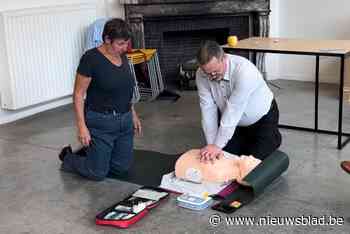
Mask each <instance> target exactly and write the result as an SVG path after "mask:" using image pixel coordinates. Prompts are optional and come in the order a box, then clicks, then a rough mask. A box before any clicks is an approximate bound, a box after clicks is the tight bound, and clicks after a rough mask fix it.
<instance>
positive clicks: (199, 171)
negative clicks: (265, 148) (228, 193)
mask: <svg viewBox="0 0 350 234" xmlns="http://www.w3.org/2000/svg"><path fill="white" fill-rule="evenodd" d="M199 159H200V150H199V149H193V150H189V151H187V152H186V153H184V154H183V155H181V157H180V158H179V159H178V160H177V161H176V164H175V175H176V177H178V178H181V179H185V180H188V181H192V182H196V183H201V182H220V183H221V182H227V181H230V180H237V181H238V182H240V181H242V179H243V178H244V177H245V176H246V175H247V174H248V173H249V172H250V171H251V170H253V169H254V168H255V167H256V166H257V165H258V164H259V163H260V162H261V160H259V159H257V158H254V157H253V156H241V157H238V156H236V155H232V154H229V153H226V152H225V153H224V155H222V156H221V157H220V158H219V159H217V160H214V161H213V162H200V160H199Z"/></svg>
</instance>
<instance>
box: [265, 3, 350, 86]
mask: <svg viewBox="0 0 350 234" xmlns="http://www.w3.org/2000/svg"><path fill="white" fill-rule="evenodd" d="M271 10H272V12H271V14H272V17H271V28H272V29H273V30H272V33H271V36H279V37H288V38H306V39H346V40H347V39H350V28H349V24H350V1H349V0H333V1H331V0H307V1H305V0H271ZM276 15H277V18H276V17H274V16H276ZM276 19H277V20H276ZM276 32H277V33H276ZM272 57H273V58H274V59H275V61H276V60H277V61H278V65H277V66H275V65H274V63H273V62H271V61H270V60H269V59H268V60H267V68H268V71H267V73H268V74H267V76H268V78H269V79H291V80H302V81H314V74H315V71H314V70H315V58H314V57H312V56H296V55H280V56H272ZM276 58H277V59H276ZM338 70H339V63H338V60H337V59H335V58H329V57H321V58H320V80H321V82H322V81H323V82H329V83H338V80H339V78H338V77H339V71H338Z"/></svg>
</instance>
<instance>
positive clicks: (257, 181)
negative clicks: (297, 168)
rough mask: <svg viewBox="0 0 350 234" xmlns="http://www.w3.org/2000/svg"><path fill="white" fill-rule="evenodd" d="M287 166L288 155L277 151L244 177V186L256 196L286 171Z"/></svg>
mask: <svg viewBox="0 0 350 234" xmlns="http://www.w3.org/2000/svg"><path fill="white" fill-rule="evenodd" d="M288 166H289V158H288V155H287V154H285V153H284V152H282V151H279V150H277V151H275V152H273V153H272V154H271V155H270V156H268V157H267V158H266V159H264V160H263V161H262V162H261V163H260V164H259V165H258V166H257V167H256V168H254V169H253V170H252V171H251V172H250V173H249V174H248V175H247V176H246V177H244V179H243V182H244V185H245V186H248V187H251V188H252V191H253V193H254V196H257V195H259V194H260V193H261V192H262V191H263V190H264V189H265V188H266V187H267V186H268V185H269V184H271V183H272V181H273V180H275V179H276V178H277V177H279V176H280V175H281V174H282V173H283V172H284V171H286V170H287V168H288Z"/></svg>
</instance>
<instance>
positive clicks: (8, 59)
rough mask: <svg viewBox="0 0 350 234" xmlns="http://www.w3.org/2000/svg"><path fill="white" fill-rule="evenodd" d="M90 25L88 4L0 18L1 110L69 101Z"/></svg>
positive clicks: (8, 13) (93, 12) (92, 6)
mask: <svg viewBox="0 0 350 234" xmlns="http://www.w3.org/2000/svg"><path fill="white" fill-rule="evenodd" d="M95 19H96V5H95V4H94V3H84V4H75V5H63V6H54V7H45V8H33V9H23V10H12V11H6V12H2V13H1V22H0V23H1V24H0V29H1V31H0V63H2V67H0V68H1V69H0V72H1V74H0V75H1V77H0V79H1V83H0V92H1V107H2V108H4V109H9V110H17V109H20V108H24V107H28V106H32V105H35V104H39V103H44V102H47V101H50V100H54V99H57V98H61V97H65V96H68V95H71V94H72V91H73V84H74V76H75V71H76V67H77V65H78V62H79V58H80V56H81V55H82V53H83V48H84V43H85V33H86V29H87V27H88V25H89V24H91V23H92V22H93V21H94V20H95Z"/></svg>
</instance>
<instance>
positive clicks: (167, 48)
mask: <svg viewBox="0 0 350 234" xmlns="http://www.w3.org/2000/svg"><path fill="white" fill-rule="evenodd" d="M228 35H229V28H217V29H204V30H189V31H166V32H163V35H162V37H163V42H162V46H161V51H160V53H159V56H160V61H161V64H160V65H161V68H162V72H163V76H164V78H165V79H166V80H167V81H168V82H172V81H173V82H174V81H175V80H177V79H178V77H177V76H178V73H179V66H180V64H183V63H185V62H186V61H188V60H191V59H194V58H195V57H196V53H197V50H198V48H199V46H200V43H201V41H203V40H213V41H217V42H218V43H219V44H224V43H225V41H226V38H227V36H228Z"/></svg>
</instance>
